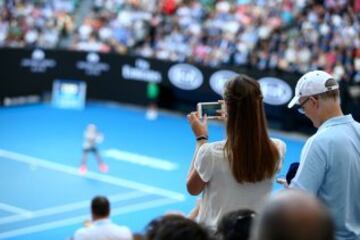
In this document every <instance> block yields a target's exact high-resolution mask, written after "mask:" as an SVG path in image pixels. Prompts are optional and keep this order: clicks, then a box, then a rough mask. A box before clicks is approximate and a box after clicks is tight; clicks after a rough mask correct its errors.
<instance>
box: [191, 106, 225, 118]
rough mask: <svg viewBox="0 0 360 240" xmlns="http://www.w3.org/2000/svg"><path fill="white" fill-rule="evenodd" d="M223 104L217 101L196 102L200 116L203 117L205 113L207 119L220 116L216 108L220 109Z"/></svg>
mask: <svg viewBox="0 0 360 240" xmlns="http://www.w3.org/2000/svg"><path fill="white" fill-rule="evenodd" d="M222 108H223V104H221V103H219V102H200V103H198V104H197V111H198V113H199V116H200V118H203V117H204V116H205V115H206V116H207V118H208V119H216V118H217V117H219V116H220V113H219V112H218V110H222Z"/></svg>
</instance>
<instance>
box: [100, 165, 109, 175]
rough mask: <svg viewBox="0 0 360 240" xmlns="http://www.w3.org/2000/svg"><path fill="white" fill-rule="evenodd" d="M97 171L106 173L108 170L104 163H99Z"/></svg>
mask: <svg viewBox="0 0 360 240" xmlns="http://www.w3.org/2000/svg"><path fill="white" fill-rule="evenodd" d="M99 171H100V172H102V173H107V172H108V171H109V167H108V165H106V164H105V163H100V164H99Z"/></svg>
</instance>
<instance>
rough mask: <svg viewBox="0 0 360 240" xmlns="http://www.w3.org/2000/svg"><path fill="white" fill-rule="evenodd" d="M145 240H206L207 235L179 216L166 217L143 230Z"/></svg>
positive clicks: (208, 237)
mask: <svg viewBox="0 0 360 240" xmlns="http://www.w3.org/2000/svg"><path fill="white" fill-rule="evenodd" d="M145 231H146V232H145V239H146V240H184V239H191V240H208V239H210V235H209V233H208V232H207V231H206V229H204V228H203V227H202V226H200V225H199V224H197V223H196V222H194V221H192V220H190V219H187V218H185V217H183V216H180V215H166V216H162V217H159V218H156V219H154V220H152V221H151V222H150V223H149V224H148V225H147V227H146V230H145Z"/></svg>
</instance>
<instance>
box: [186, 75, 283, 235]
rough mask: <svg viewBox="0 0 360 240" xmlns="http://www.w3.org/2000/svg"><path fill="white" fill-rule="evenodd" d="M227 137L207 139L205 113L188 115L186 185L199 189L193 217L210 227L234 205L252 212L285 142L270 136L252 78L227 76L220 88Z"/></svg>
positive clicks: (269, 184)
mask: <svg viewBox="0 0 360 240" xmlns="http://www.w3.org/2000/svg"><path fill="white" fill-rule="evenodd" d="M224 100H225V101H224V104H225V113H223V116H222V118H223V120H224V121H225V125H226V134H227V137H226V139H225V140H223V141H219V142H213V143H207V139H208V131H207V121H206V117H205V118H204V119H203V120H202V121H200V119H199V116H198V114H197V113H196V112H193V113H190V114H189V115H188V120H189V122H190V125H191V128H192V130H193V133H194V135H195V137H196V139H197V143H196V149H195V154H194V159H193V161H192V163H191V166H190V171H189V175H188V179H187V189H188V192H189V193H190V194H191V195H198V194H200V193H203V195H202V199H201V204H200V211H199V214H198V216H197V221H198V222H201V223H204V224H205V225H207V226H209V227H212V228H215V227H216V225H217V222H218V221H219V219H221V217H222V216H223V215H224V214H226V213H228V212H231V211H234V210H238V209H250V210H253V211H255V212H256V211H258V210H259V208H260V207H261V206H262V204H263V201H264V199H265V197H266V196H267V194H269V193H270V192H271V189H272V182H273V179H274V176H275V174H276V172H277V171H278V170H279V169H280V167H281V162H282V159H283V157H284V154H285V149H286V146H285V143H284V142H282V141H281V140H278V139H270V138H269V135H268V132H267V126H266V119H265V113H264V106H263V102H262V95H261V91H260V86H259V84H258V82H257V81H256V80H254V79H252V78H250V77H248V76H245V75H240V76H237V77H236V78H235V79H233V80H230V81H229V82H228V83H227V84H226V86H225V92H224Z"/></svg>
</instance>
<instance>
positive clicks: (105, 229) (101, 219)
mask: <svg viewBox="0 0 360 240" xmlns="http://www.w3.org/2000/svg"><path fill="white" fill-rule="evenodd" d="M91 216H92V222H91V223H90V224H88V225H89V226H85V227H84V228H81V229H79V230H77V231H76V232H75V235H74V240H131V239H132V234H131V232H130V229H129V228H127V227H125V226H120V225H117V224H114V223H112V222H111V220H110V219H109V216H110V202H109V200H108V199H107V198H106V197H104V196H96V197H94V198H93V199H92V201H91Z"/></svg>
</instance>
